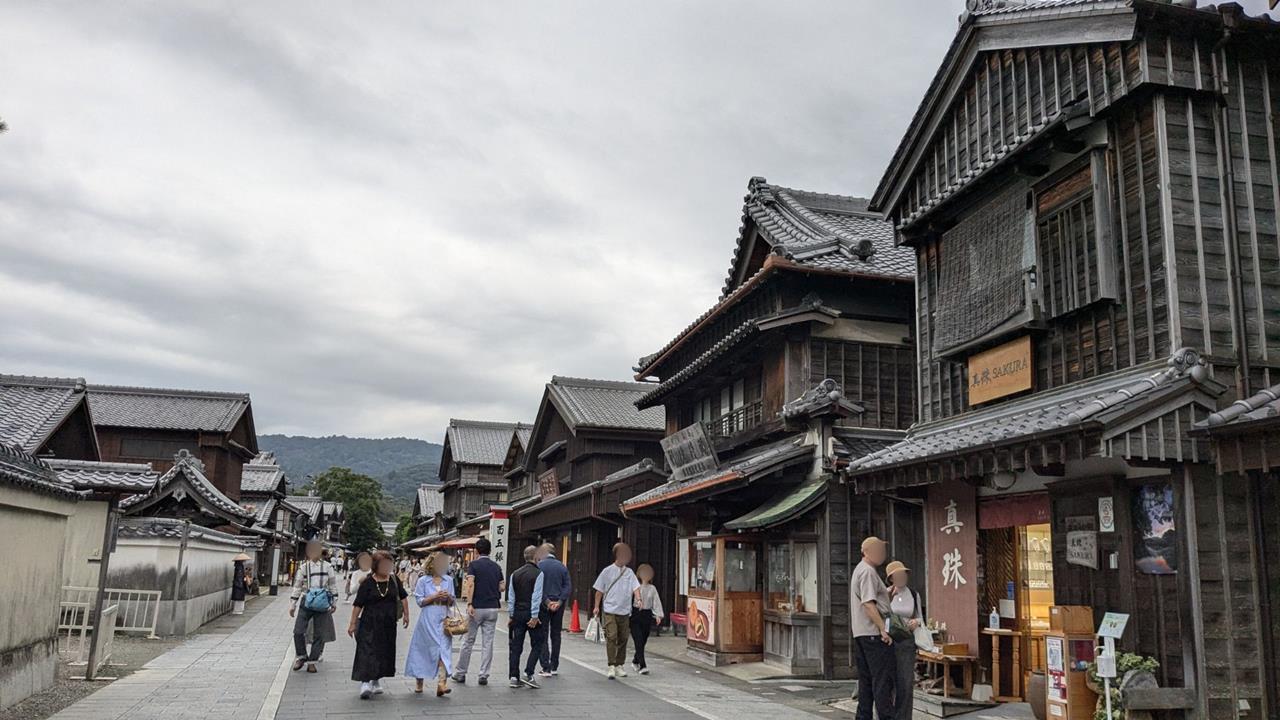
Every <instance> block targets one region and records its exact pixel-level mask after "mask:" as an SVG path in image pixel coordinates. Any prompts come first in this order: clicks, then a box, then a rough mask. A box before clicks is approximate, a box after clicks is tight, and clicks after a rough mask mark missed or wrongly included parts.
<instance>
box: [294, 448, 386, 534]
mask: <svg viewBox="0 0 1280 720" xmlns="http://www.w3.org/2000/svg"><path fill="white" fill-rule="evenodd" d="M309 485H310V486H311V487H313V488H314V489H315V491H316V494H317V495H319V496H320V497H322V498H324V499H325V500H330V501H333V502H340V503H342V509H343V513H344V514H345V515H346V525H345V527H344V530H345V533H346V540H347V544H348V545H349V546H351V548H352V549H353V550H357V551H359V550H368V549H370V548H375V547H380V546H382V545H384V544H385V543H386V541H385V540H384V539H383V537H382V526H381V525H379V524H378V508H379V507H381V505H382V485H381V484H379V483H378V481H377V480H374V479H373V478H371V477H369V476H368V475H361V474H360V473H357V472H352V471H351V470H350V469H348V468H341V467H331V468H329V469H328V470H325V471H324V472H322V473H320V474H319V475H316V476H314V477H312V478H311V482H310V483H309Z"/></svg>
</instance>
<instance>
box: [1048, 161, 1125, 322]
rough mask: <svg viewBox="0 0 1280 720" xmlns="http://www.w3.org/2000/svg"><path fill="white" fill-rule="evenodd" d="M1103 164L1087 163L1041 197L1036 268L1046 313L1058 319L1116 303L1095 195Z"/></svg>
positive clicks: (1100, 210)
mask: <svg viewBox="0 0 1280 720" xmlns="http://www.w3.org/2000/svg"><path fill="white" fill-rule="evenodd" d="M1095 167H1096V168H1097V169H1098V170H1104V168H1105V165H1102V164H1101V159H1100V158H1099V159H1094V160H1093V161H1092V162H1085V163H1084V164H1083V165H1082V166H1079V167H1078V168H1076V169H1074V170H1072V171H1069V172H1068V173H1067V174H1066V175H1065V177H1061V178H1059V179H1055V180H1054V181H1052V182H1051V183H1050V184H1048V185H1047V186H1045V187H1043V188H1040V189H1039V190H1038V191H1037V193H1036V255H1037V262H1036V269H1037V273H1036V275H1037V281H1038V284H1039V286H1040V292H1041V302H1042V303H1043V306H1044V311H1045V314H1046V315H1048V316H1049V317H1059V316H1062V315H1065V314H1067V313H1070V312H1074V311H1076V310H1079V309H1080V308H1083V307H1086V306H1088V305H1091V304H1092V303H1094V302H1097V301H1098V300H1102V299H1104V298H1114V297H1115V296H1116V295H1115V293H1116V291H1115V287H1114V277H1113V276H1114V271H1113V268H1114V267H1115V265H1114V263H1113V261H1112V258H1111V257H1110V252H1111V250H1110V243H1108V242H1106V239H1107V238H1108V237H1109V233H1108V231H1107V227H1106V223H1105V218H1106V213H1105V205H1100V203H1105V202H1106V198H1105V197H1102V198H1099V197H1097V196H1096V194H1095V191H1094V172H1095Z"/></svg>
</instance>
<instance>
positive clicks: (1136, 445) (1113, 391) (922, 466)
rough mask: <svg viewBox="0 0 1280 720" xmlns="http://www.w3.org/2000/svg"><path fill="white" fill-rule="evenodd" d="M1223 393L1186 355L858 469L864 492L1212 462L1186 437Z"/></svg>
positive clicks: (1049, 395) (994, 415)
mask: <svg viewBox="0 0 1280 720" xmlns="http://www.w3.org/2000/svg"><path fill="white" fill-rule="evenodd" d="M1223 390H1225V387H1224V386H1223V385H1222V384H1221V383H1218V382H1217V381H1215V380H1213V379H1212V378H1210V377H1208V370H1207V368H1206V367H1205V365H1204V363H1203V362H1202V361H1201V360H1200V357H1199V355H1197V354H1196V353H1195V352H1194V351H1191V350H1186V349H1183V350H1180V351H1178V352H1176V353H1174V354H1173V356H1172V357H1170V358H1169V360H1167V361H1156V362H1151V363H1147V364H1144V365H1139V366H1136V367H1134V368H1130V369H1129V370H1127V371H1124V372H1118V373H1111V374H1108V375H1104V376H1102V377H1098V378H1091V379H1089V380H1084V381H1081V382H1077V383H1072V384H1070V385H1065V386H1063V387H1060V388H1056V389H1054V390H1049V391H1045V392H1039V393H1035V394H1034V395H1029V396H1027V397H1025V398H1020V399H1017V400H1012V401H1009V402H1005V403H1002V404H999V405H995V406H993V407H987V408H980V409H977V410H971V411H969V412H966V413H963V414H960V415H956V416H954V417H950V418H945V419H942V420H938V421H935V422H930V423H924V424H920V425H916V426H914V427H912V428H911V430H909V431H908V432H907V437H906V439H905V440H903V441H902V442H899V443H896V444H894V445H891V446H889V447H887V448H885V449H883V450H880V451H878V452H873V453H871V454H870V455H866V456H864V457H861V458H858V459H855V460H851V461H850V462H849V466H848V470H847V472H848V474H849V475H851V476H853V477H854V479H855V481H856V482H857V488H858V490H859V492H875V491H884V490H889V489H891V488H894V487H904V486H911V485H927V484H930V483H934V482H939V481H942V480H945V479H947V478H964V477H974V476H979V475H983V474H987V473H991V472H995V471H999V470H1012V471H1018V470H1022V469H1025V468H1028V467H1040V466H1050V465H1054V464H1059V463H1063V462H1066V461H1068V460H1073V459H1078V458H1083V457H1089V456H1103V457H1122V458H1126V459H1131V458H1141V459H1143V460H1162V461H1184V460H1185V461H1191V462H1197V461H1199V459H1201V458H1204V459H1208V457H1209V447H1208V443H1207V442H1205V441H1204V440H1202V439H1196V438H1194V437H1190V436H1188V435H1187V434H1186V430H1187V429H1189V428H1191V427H1192V426H1193V425H1195V424H1196V423H1197V422H1198V421H1200V420H1202V419H1203V418H1205V417H1207V416H1208V415H1209V414H1210V413H1212V412H1213V411H1214V409H1215V407H1216V405H1217V401H1216V398H1217V397H1218V396H1219V395H1221V394H1222V392H1223Z"/></svg>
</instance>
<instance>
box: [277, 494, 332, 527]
mask: <svg viewBox="0 0 1280 720" xmlns="http://www.w3.org/2000/svg"><path fill="white" fill-rule="evenodd" d="M284 499H285V502H287V503H288V504H290V505H292V506H293V507H296V508H298V510H299V511H301V512H303V513H306V515H307V516H308V517H310V518H311V519H312V520H313V521H315V520H319V519H320V510H321V509H322V508H323V506H324V498H321V497H318V496H315V495H286V496H285V498H284Z"/></svg>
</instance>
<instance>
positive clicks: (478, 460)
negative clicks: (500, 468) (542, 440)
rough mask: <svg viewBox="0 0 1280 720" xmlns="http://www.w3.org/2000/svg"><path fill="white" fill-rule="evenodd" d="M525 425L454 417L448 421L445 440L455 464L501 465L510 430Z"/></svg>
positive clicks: (509, 443) (509, 439) (508, 441)
mask: <svg viewBox="0 0 1280 720" xmlns="http://www.w3.org/2000/svg"><path fill="white" fill-rule="evenodd" d="M528 427H529V426H528V425H527V424H525V423H504V422H487V421H480V420H456V419H455V420H450V421H449V429H448V430H447V431H446V432H445V441H446V442H448V443H449V453H450V455H451V457H452V458H453V462H455V463H462V464H464V465H502V462H503V461H504V460H506V459H507V449H508V448H509V447H510V446H511V433H512V432H514V431H515V430H516V429H517V428H528ZM526 442H528V440H527V439H526Z"/></svg>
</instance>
